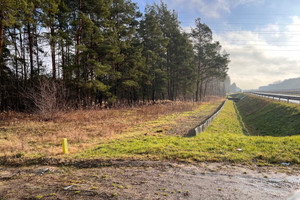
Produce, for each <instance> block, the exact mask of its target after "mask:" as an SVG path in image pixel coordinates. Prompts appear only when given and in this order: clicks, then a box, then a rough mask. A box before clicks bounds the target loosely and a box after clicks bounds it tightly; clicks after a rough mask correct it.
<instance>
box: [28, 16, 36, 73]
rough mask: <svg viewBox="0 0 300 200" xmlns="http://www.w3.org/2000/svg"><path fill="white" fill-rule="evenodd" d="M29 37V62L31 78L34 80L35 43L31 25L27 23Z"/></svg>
mask: <svg viewBox="0 0 300 200" xmlns="http://www.w3.org/2000/svg"><path fill="white" fill-rule="evenodd" d="M27 35H28V46H29V60H30V78H31V79H32V78H33V74H34V72H33V71H34V69H33V41H32V35H31V25H30V23H29V22H28V23H27Z"/></svg>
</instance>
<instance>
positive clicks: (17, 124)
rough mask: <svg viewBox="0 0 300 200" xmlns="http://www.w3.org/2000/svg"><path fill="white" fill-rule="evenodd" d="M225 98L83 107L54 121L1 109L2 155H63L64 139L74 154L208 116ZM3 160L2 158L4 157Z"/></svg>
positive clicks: (10, 157) (19, 158)
mask: <svg viewBox="0 0 300 200" xmlns="http://www.w3.org/2000/svg"><path fill="white" fill-rule="evenodd" d="M221 102H222V99H215V100H211V101H209V102H203V103H201V104H196V103H193V102H162V103H159V104H155V105H145V106H142V107H135V108H119V109H110V110H86V111H85V110H79V111H72V112H68V113H61V114H59V115H58V117H57V118H55V119H54V120H52V121H41V120H40V118H39V116H35V115H26V114H22V113H0V158H1V159H5V160H7V159H9V160H23V161H24V160H26V159H34V158H36V159H38V158H49V157H58V158H59V157H62V147H61V139H62V138H67V139H68V143H69V152H70V155H74V154H76V153H78V152H80V151H83V150H84V149H90V148H93V147H95V146H97V145H98V144H99V142H105V143H107V142H108V141H110V140H114V139H116V138H123V137H131V136H134V135H141V134H145V133H148V134H151V133H155V132H160V131H163V132H165V131H168V130H169V129H172V128H173V127H174V126H176V125H178V124H180V123H181V122H182V121H185V120H186V119H187V118H188V117H189V116H191V115H193V116H199V117H201V116H202V115H203V116H202V117H206V116H207V115H209V114H211V113H213V112H214V111H215V109H216V108H217V107H218V106H219V104H220V103H221ZM0 162H1V161H0Z"/></svg>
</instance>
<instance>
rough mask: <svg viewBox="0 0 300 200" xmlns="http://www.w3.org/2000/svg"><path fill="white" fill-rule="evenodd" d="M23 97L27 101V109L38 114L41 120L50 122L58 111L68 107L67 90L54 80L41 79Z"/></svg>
mask: <svg viewBox="0 0 300 200" xmlns="http://www.w3.org/2000/svg"><path fill="white" fill-rule="evenodd" d="M23 95H24V96H25V97H26V99H27V101H28V103H27V105H28V109H29V110H30V111H32V112H34V113H36V114H38V115H39V116H40V117H41V119H42V120H52V119H54V118H55V117H56V116H57V114H58V112H59V111H63V110H66V108H67V107H68V106H67V104H68V103H67V102H68V101H67V90H66V89H65V87H64V85H63V84H62V83H60V82H57V81H54V80H50V79H41V80H39V81H38V84H37V85H34V86H32V87H30V88H28V89H27V90H26V91H25V92H24V94H23Z"/></svg>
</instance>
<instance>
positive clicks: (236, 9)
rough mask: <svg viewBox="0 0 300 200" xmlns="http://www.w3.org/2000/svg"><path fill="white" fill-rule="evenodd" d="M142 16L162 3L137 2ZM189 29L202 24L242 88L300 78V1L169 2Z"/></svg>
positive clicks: (184, 25)
mask: <svg viewBox="0 0 300 200" xmlns="http://www.w3.org/2000/svg"><path fill="white" fill-rule="evenodd" d="M133 1H134V2H137V3H138V6H139V7H140V10H141V11H143V10H144V7H145V5H146V4H147V3H148V4H153V2H156V3H159V2H160V0H133ZM164 2H165V3H166V4H167V5H168V8H169V9H175V10H176V11H177V12H178V17H179V20H180V21H181V22H182V23H181V26H182V27H183V28H184V29H185V30H186V31H188V30H190V28H191V27H192V26H193V25H194V20H195V19H196V18H197V17H200V18H201V19H202V22H204V23H206V24H207V25H208V26H209V27H210V28H211V29H212V30H213V33H214V40H218V41H220V42H221V44H222V46H223V48H224V49H225V50H226V51H227V52H228V53H229V54H230V59H231V63H230V64H229V72H228V73H229V76H230V77H231V80H232V82H236V83H237V85H238V86H239V87H240V88H242V89H255V88H258V87H259V86H262V85H268V84H270V83H273V82H275V81H279V80H284V79H288V78H296V77H300V1H299V0H164Z"/></svg>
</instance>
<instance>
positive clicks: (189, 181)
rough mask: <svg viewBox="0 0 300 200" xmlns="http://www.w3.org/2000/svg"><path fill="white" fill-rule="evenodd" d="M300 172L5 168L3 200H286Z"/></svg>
mask: <svg viewBox="0 0 300 200" xmlns="http://www.w3.org/2000/svg"><path fill="white" fill-rule="evenodd" d="M299 188H300V176H299V168H297V167H296V168H295V167H294V168H293V167H287V166H282V167H256V166H242V165H237V166H234V165H230V164H224V163H201V164H199V165H197V166H195V165H187V164H178V163H163V162H131V163H128V164H127V165H126V166H125V165H122V166H121V165H115V166H110V167H98V168H78V167H56V166H34V167H22V168H12V167H0V199H120V200H126V199H141V200H142V199H195V200H196V199H197V200H198V199H214V200H215V199H245V200H246V199H247V200H248V199H255V200H257V199H264V200H266V199H272V200H275V199H286V198H287V196H288V195H289V194H290V193H291V192H292V191H295V190H296V189H299Z"/></svg>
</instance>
